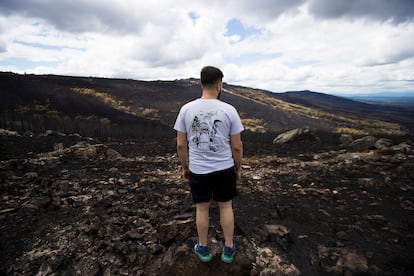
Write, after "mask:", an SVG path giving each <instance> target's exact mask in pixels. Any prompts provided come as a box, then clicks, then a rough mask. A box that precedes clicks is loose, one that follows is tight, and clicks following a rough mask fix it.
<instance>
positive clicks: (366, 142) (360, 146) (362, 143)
mask: <svg viewBox="0 0 414 276" xmlns="http://www.w3.org/2000/svg"><path fill="white" fill-rule="evenodd" d="M376 142H377V138H375V137H374V136H365V137H362V138H359V139H357V140H355V141H353V142H352V143H351V145H350V148H351V149H352V150H354V151H366V150H370V149H373V148H375V143H376Z"/></svg>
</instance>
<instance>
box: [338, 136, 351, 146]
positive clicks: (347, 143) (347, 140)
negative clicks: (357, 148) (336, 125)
mask: <svg viewBox="0 0 414 276" xmlns="http://www.w3.org/2000/svg"><path fill="white" fill-rule="evenodd" d="M339 141H340V142H341V145H343V146H345V147H348V146H350V145H351V144H352V142H354V138H352V135H349V134H342V135H341V136H340V137H339Z"/></svg>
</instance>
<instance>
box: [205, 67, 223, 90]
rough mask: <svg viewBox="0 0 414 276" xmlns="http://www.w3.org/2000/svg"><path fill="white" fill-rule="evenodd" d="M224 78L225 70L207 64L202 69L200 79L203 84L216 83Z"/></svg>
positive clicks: (210, 84)
mask: <svg viewBox="0 0 414 276" xmlns="http://www.w3.org/2000/svg"><path fill="white" fill-rule="evenodd" d="M222 79H223V72H221V70H220V69H218V68H216V67H213V66H205V67H203V69H201V73H200V80H201V85H203V86H212V85H216V83H217V82H218V81H221V80H222Z"/></svg>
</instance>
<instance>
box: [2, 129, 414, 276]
mask: <svg viewBox="0 0 414 276" xmlns="http://www.w3.org/2000/svg"><path fill="white" fill-rule="evenodd" d="M0 142H1V143H0V144H1V145H0V150H1V161H0V198H1V201H0V250H1V254H0V274H2V275H324V274H329V275H330V274H333V275H343V274H344V275H413V274H414V251H413V248H414V234H413V233H414V231H413V227H414V191H413V185H414V149H413V144H412V143H411V142H410V141H406V142H404V143H402V144H398V145H388V147H385V148H384V147H383V148H381V149H371V150H366V151H355V150H354V151H351V150H347V149H343V148H340V147H335V148H330V149H329V150H323V149H322V148H319V149H316V148H313V149H310V148H309V149H308V150H303V151H302V150H300V151H299V150H295V149H296V148H302V149H304V148H306V146H305V147H303V144H302V146H301V147H299V145H297V146H298V147H296V145H295V144H291V145H289V146H288V147H285V148H284V149H283V150H281V149H280V148H278V146H277V145H271V144H269V145H263V144H251V143H245V152H246V156H245V159H244V165H243V176H242V181H241V183H240V185H239V196H238V197H237V199H236V200H235V201H234V208H235V216H236V230H235V242H236V246H237V253H236V257H235V261H234V262H233V264H230V265H228V264H224V263H222V262H221V261H220V253H221V248H222V243H223V239H222V233H221V229H220V225H219V218H218V210H217V208H216V207H213V208H212V210H211V223H210V246H211V248H212V252H213V254H214V259H213V261H212V262H210V263H207V264H204V263H200V262H199V260H198V259H197V257H196V256H195V255H194V254H193V252H192V246H193V244H194V242H195V241H196V239H197V233H196V228H195V222H194V219H195V210H194V206H193V205H192V203H191V196H190V192H189V187H188V184H187V183H185V182H184V181H183V180H182V179H181V178H180V170H179V163H178V159H177V156H176V154H175V144H174V141H171V140H165V141H152V142H142V141H141V142H140V141H109V142H105V143H102V142H99V141H97V140H93V139H85V138H82V137H79V136H51V135H49V136H44V137H20V136H0ZM300 143H304V142H300ZM287 149H288V150H287Z"/></svg>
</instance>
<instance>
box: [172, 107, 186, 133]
mask: <svg viewBox="0 0 414 276" xmlns="http://www.w3.org/2000/svg"><path fill="white" fill-rule="evenodd" d="M174 129H175V130H176V131H179V132H183V133H187V129H186V128H185V120H184V110H183V108H181V110H180V112H179V113H178V116H177V119H176V120H175V124H174Z"/></svg>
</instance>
